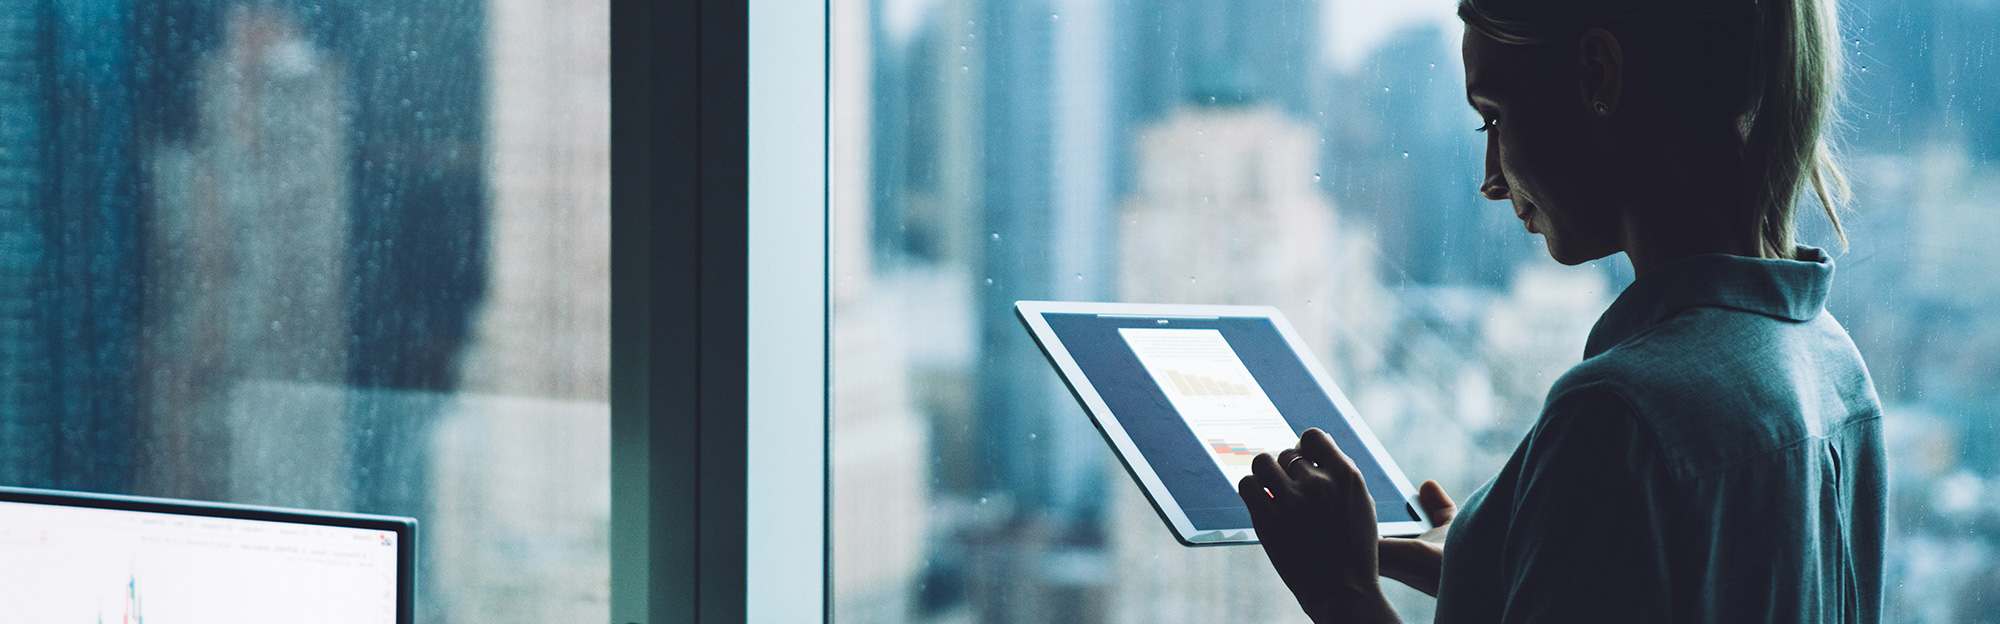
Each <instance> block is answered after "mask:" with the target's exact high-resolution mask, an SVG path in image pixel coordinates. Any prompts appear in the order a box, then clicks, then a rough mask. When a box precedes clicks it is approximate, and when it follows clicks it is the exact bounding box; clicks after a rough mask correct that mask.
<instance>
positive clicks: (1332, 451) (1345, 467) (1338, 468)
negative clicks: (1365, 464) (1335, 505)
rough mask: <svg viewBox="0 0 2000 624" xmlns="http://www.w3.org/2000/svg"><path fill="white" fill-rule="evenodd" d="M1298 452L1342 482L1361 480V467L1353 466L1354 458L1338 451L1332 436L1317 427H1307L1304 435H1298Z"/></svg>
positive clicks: (1357, 481)
mask: <svg viewBox="0 0 2000 624" xmlns="http://www.w3.org/2000/svg"><path fill="white" fill-rule="evenodd" d="M1299 454H1301V455H1304V456H1305V458H1306V459H1308V460H1311V461H1312V463H1314V464H1318V465H1319V468H1320V469H1321V470H1324V471H1327V472H1328V473H1329V474H1328V475H1327V476H1329V477H1334V478H1335V480H1337V481H1340V482H1341V483H1343V484H1346V483H1360V482H1361V469H1360V468H1357V467H1355V466H1354V460H1352V459H1349V458H1348V457H1347V454H1346V453H1342V452H1340V447H1339V446H1338V445H1335V444H1334V443H1333V436H1329V435H1327V434H1326V432H1325V431H1320V430H1319V428H1318V427H1314V428H1311V429H1307V430H1306V433H1305V435H1302V436H1299Z"/></svg>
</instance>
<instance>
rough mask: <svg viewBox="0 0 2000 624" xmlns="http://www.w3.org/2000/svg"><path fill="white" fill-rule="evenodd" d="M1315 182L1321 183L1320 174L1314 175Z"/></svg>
mask: <svg viewBox="0 0 2000 624" xmlns="http://www.w3.org/2000/svg"><path fill="white" fill-rule="evenodd" d="M1313 181H1314V182H1318V181H1319V174H1317V173H1315V174H1313Z"/></svg>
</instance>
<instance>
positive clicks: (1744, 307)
mask: <svg viewBox="0 0 2000 624" xmlns="http://www.w3.org/2000/svg"><path fill="white" fill-rule="evenodd" d="M1797 257H1798V258H1799V259H1798V260H1761V259H1754V258H1745V257H1740V256H1728V255H1721V254H1711V255H1702V256H1693V257H1688V258H1683V259H1679V260H1675V261H1673V262H1670V263H1668V264H1665V265H1662V266H1660V267H1658V268H1656V269H1654V270H1653V271H1651V272H1649V273H1648V274H1646V275H1645V276H1643V277H1641V278H1639V279H1638V280H1637V281H1636V282H1634V283H1633V284H1632V286H1631V287H1630V288H1627V289H1626V290H1625V292H1624V293H1623V294H1620V295H1619V297H1618V300H1617V301H1615V302H1613V303H1612V305H1611V308H1610V309H1609V310H1607V311H1605V313H1604V316H1603V317H1602V318H1600V319H1599V320H1598V322H1597V325H1596V327H1595V328H1593V329H1592V330H1591V333H1590V339H1589V341H1588V342H1587V343H1586V346H1585V349H1584V360H1583V363H1581V364H1578V365H1577V366H1576V367H1575V368H1573V369H1571V370H1570V371H1569V372H1568V373H1566V374H1564V375H1563V376H1562V378H1561V379H1559V380H1557V381H1556V383H1555V386H1554V387H1553V388H1552V389H1551V390H1550V391H1549V397H1548V401H1547V403H1546V404H1545V406H1544V407H1543V410H1542V416H1541V419H1540V420H1539V421H1538V422H1537V423H1536V424H1535V427H1534V429H1533V430H1531V431H1529V433H1528V435H1527V438H1526V439H1524V440H1522V441H1521V444H1520V446H1519V447H1518V448H1516V449H1515V451H1514V455H1513V456H1512V458H1510V459H1509V460H1508V461H1507V464H1506V466H1505V467H1504V468H1502V469H1501V471H1500V474H1499V475H1498V476H1496V477H1494V479H1493V481H1492V482H1490V483H1488V484H1487V485H1486V486H1485V487H1483V488H1481V489H1480V490H1479V491H1478V492H1475V493H1474V494H1473V495H1472V496H1470V497H1469V498H1468V499H1467V500H1466V501H1465V503H1464V504H1463V505H1461V510H1460V512H1459V514H1458V516H1457V518H1456V519H1455V520H1454V522H1453V523H1452V528H1451V531H1450V535H1449V538H1448V539H1447V540H1446V543H1445V551H1444V570H1443V575H1442V578H1441V580H1440V584H1439V587H1438V602H1437V621H1439V622H1578V621H1620V622H1867V623H1871V624H1872V623H1874V622H1877V621H1879V620H1880V619H1881V608H1882V540H1883V536H1884V526H1883V518H1884V516H1885V514H1886V507H1885V502H1884V501H1885V498H1886V495H1887V488H1888V485H1887V475H1886V471H1885V467H1884V459H1883V450H1882V426H1881V416H1880V415H1881V404H1880V402H1879V401H1878V400H1877V398H1876V396H1875V390H1874V385H1873V384H1872V383H1871V382H1870V381H1869V378H1868V371H1867V369H1866V368H1865V367H1864V366H1863V365H1862V362H1861V355H1860V353H1859V352H1857V351H1856V350H1855V348H1854V343H1853V341H1851V340H1849V339H1848V337H1847V332H1846V330H1844V329H1842V328H1841V326H1840V324H1839V323H1837V322H1835V321H1834V320H1833V317H1832V315H1829V314H1827V313H1826V311H1825V309H1824V304H1825V302H1826V295H1827V286H1828V282H1829V281H1830V280H1831V279H1832V277H1833V263H1832V262H1831V261H1830V260H1828V259H1827V257H1826V254H1825V253H1824V252H1821V251H1820V250H1818V249H1813V248H1810V247H1800V248H1799V252H1798V254H1797Z"/></svg>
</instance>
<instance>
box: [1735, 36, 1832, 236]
mask: <svg viewBox="0 0 2000 624" xmlns="http://www.w3.org/2000/svg"><path fill="white" fill-rule="evenodd" d="M1836 11H1837V9H1835V2H1834V1H1831V0H1758V2H1757V12H1756V16H1757V29H1756V35H1755V38H1756V41H1755V43H1754V44H1753V46H1752V53H1751V54H1752V56H1751V58H1752V61H1751V67H1752V78H1751V94H1752V97H1753V100H1752V101H1753V102H1754V104H1753V105H1752V108H1751V110H1750V112H1749V114H1748V115H1746V116H1745V118H1744V122H1743V126H1744V136H1743V156H1744V162H1745V164H1746V165H1748V166H1749V168H1750V173H1751V175H1750V177H1749V180H1750V181H1751V182H1750V183H1751V185H1752V188H1751V189H1750V192H1751V197H1752V204H1751V205H1752V206H1753V207H1754V208H1753V209H1754V210H1755V211H1756V217H1757V233H1758V238H1759V239H1760V240H1761V241H1762V243H1763V246H1764V250H1763V251H1764V254H1765V255H1771V256H1776V257H1779V258H1790V257H1791V256H1792V249H1793V242H1792V238H1793V232H1792V222H1793V220H1794V211H1795V209H1796V208H1797V206H1798V199H1799V198H1798V195H1799V191H1800V187H1802V186H1803V185H1804V183H1807V182H1809V183H1810V184H1811V185H1812V190H1813V194H1814V196H1815V197H1817V198H1818V200H1819V203H1820V206H1821V208H1823V209H1824V210H1825V211H1826V217H1827V219H1828V220H1830V221H1832V223H1833V232H1834V235H1835V236H1837V237H1839V239H1840V243H1841V245H1842V246H1843V247H1844V246H1845V245H1846V244H1847V232H1846V230H1844V229H1843V228H1842V227H1841V225H1840V213H1839V209H1840V206H1841V205H1842V203H1844V202H1845V200H1846V198H1847V194H1848V186H1847V178H1846V176H1845V175H1843V174H1841V172H1840V168H1839V165H1838V164H1837V163H1836V162H1835V160H1834V153H1833V149H1832V147H1831V146H1830V145H1829V141H1828V140H1827V137H1826V133H1825V131H1824V129H1825V128H1826V127H1827V126H1828V125H1831V123H1832V122H1833V105H1834V103H1835V102H1837V101H1838V99H1839V97H1840V82H1841V80H1840V79H1841V64H1842V59H1841V55H1840V21H1839V17H1838V15H1837V13H1836Z"/></svg>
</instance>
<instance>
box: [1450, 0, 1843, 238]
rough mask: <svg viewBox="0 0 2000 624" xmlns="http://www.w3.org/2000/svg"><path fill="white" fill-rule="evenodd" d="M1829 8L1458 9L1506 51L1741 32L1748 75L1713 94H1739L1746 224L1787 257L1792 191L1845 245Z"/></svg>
mask: <svg viewBox="0 0 2000 624" xmlns="http://www.w3.org/2000/svg"><path fill="white" fill-rule="evenodd" d="M1837 2H1838V0H1720V1H1719V2H1701V1H1699V0H1696V1H1693V2H1688V1H1682V2H1675V1H1674V0H1666V1H1664V2H1662V1H1660V0H1650V1H1648V0H1640V1H1638V2H1616V1H1609V2H1607V1H1603V0H1569V1H1564V0H1460V2H1459V5H1458V15H1459V18H1460V19H1463V20H1464V21H1465V24H1466V26H1467V27H1468V28H1472V29H1474V30H1477V31H1479V32H1480V33H1481V34H1483V35H1485V36H1487V37H1490V38H1492V39H1493V40H1494V41H1498V42H1500V43H1504V44H1509V45H1540V44H1550V43H1569V44H1574V42H1575V41H1576V40H1577V39H1576V38H1577V37H1578V36H1580V35H1581V34H1582V33H1583V31H1584V30H1587V29H1589V28H1594V27H1601V28H1605V29H1607V30H1611V31H1612V32H1614V33H1616V32H1619V31H1620V30H1621V29H1626V28H1634V29H1637V28H1644V27H1646V26H1648V25H1653V26H1661V25H1669V24H1672V25H1685V26H1689V27H1694V28H1715V29H1717V30H1719V31H1723V32H1735V33H1739V36H1740V37H1741V38H1745V39H1747V41H1738V42H1733V43H1735V44H1736V45H1737V46H1738V49H1747V50H1748V52H1749V59H1750V62H1749V63H1748V67H1747V72H1746V73H1745V74H1743V75H1741V78H1742V80H1741V81H1740V82H1738V83H1735V84H1728V83H1725V84H1722V85H1719V86H1721V87H1724V88H1730V89H1732V90H1740V93H1729V94H1728V96H1729V97H1730V98H1731V99H1732V102H1733V106H1732V110H1730V111H1729V113H1730V114H1731V116H1732V117H1733V119H1734V121H1735V122H1736V124H1737V127H1736V131H1737V136H1738V137H1739V138H1740V139H1741V141H1742V158H1743V164H1744V166H1745V169H1746V171H1745V174H1746V178H1745V179H1746V182H1747V188H1745V189H1744V192H1745V193H1746V194H1748V195H1749V199H1750V205H1751V206H1752V207H1753V208H1752V209H1753V210H1754V212H1755V214H1753V215H1747V216H1751V217H1754V222H1755V224H1756V228H1757V234H1758V239H1759V241H1760V244H1761V245H1762V247H1763V253H1764V255H1766V256H1769V257H1777V258H1791V257H1792V252H1793V249H1794V245H1795V243H1794V238H1795V235H1794V232H1793V222H1794V220H1795V218H1794V217H1795V210H1796V208H1797V205H1798V202H1799V191H1800V190H1801V189H1802V187H1804V186H1805V185H1807V184H1810V185H1811V186H1812V191H1813V195H1814V197H1815V198H1816V199H1818V200H1819V204H1820V206H1821V207H1822V208H1823V209H1824V210H1825V212H1826V217H1827V219H1828V220H1829V221H1831V222H1832V224H1833V231H1834V235H1835V236H1836V237H1838V238H1839V241H1840V244H1841V246H1842V247H1843V248H1844V247H1845V246H1846V245H1847V232H1846V230H1845V229H1844V228H1842V227H1841V224H1840V207H1841V206H1842V205H1844V204H1845V203H1846V201H1847V197H1848V195H1849V188H1848V183H1847V177H1846V176H1845V175H1844V174H1842V173H1841V170H1840V166H1839V163H1838V160H1837V158H1836V156H1837V155H1836V153H1835V152H1834V149H1833V147H1832V142H1831V140H1830V137H1829V133H1828V131H1827V130H1828V128H1829V127H1831V126H1833V125H1835V123H1836V119H1835V117H1834V112H1833V111H1834V105H1835V104H1836V103H1837V102H1838V101H1839V98H1840V93H1841V89H1840V87H1841V78H1842V76H1843V74H1842V72H1843V71H1844V68H1843V63H1842V57H1841V54H1840V41H1841V39H1840V20H1839V14H1838V10H1837V9H1836V8H1835V6H1836V4H1837ZM1494 5H1517V6H1500V7H1496V6H1494ZM1518 5H1543V6H1540V7H1523V6H1518ZM1553 5H1561V6H1553ZM1690 5H1693V6H1690ZM1703 5H1706V6H1703ZM1718 26H1735V27H1738V28H1733V29H1732V28H1726V27H1724V28H1718ZM1665 27H1667V28H1672V27H1673V26H1665ZM1674 32H1686V31H1674ZM1667 34H1668V36H1671V35H1672V34H1674V33H1672V32H1670V33H1667ZM1690 52H1691V53H1692V51H1690ZM1725 79H1726V78H1725ZM1712 86H1713V85H1712Z"/></svg>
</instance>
